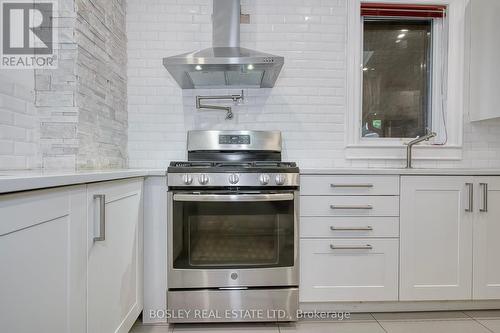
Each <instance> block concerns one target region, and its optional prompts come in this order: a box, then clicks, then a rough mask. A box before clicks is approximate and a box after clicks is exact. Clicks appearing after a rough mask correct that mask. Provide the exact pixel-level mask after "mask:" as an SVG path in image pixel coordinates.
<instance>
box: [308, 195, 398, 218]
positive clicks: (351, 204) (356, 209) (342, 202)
mask: <svg viewBox="0 0 500 333" xmlns="http://www.w3.org/2000/svg"><path fill="white" fill-rule="evenodd" d="M300 215H301V216H399V197H398V196H301V197H300Z"/></svg>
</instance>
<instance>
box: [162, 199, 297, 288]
mask: <svg viewBox="0 0 500 333" xmlns="http://www.w3.org/2000/svg"><path fill="white" fill-rule="evenodd" d="M169 201H170V215H169V216H170V221H169V226H168V233H169V235H168V240H169V242H168V251H169V253H168V260H169V262H168V275H167V276H168V287H169V289H176V288H225V287H226V288H227V287H229V288H231V287H232V288H234V287H262V286H283V287H285V286H296V285H298V267H297V266H298V250H297V249H298V230H297V226H298V224H297V208H298V192H291V191H288V192H285V191H283V192H281V191H280V192H237V193H235V192H169Z"/></svg>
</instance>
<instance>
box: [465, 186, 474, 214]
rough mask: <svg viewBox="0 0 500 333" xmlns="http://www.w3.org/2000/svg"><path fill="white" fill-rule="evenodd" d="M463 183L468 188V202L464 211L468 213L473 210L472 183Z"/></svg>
mask: <svg viewBox="0 0 500 333" xmlns="http://www.w3.org/2000/svg"><path fill="white" fill-rule="evenodd" d="M465 185H466V186H467V187H468V188H469V200H468V201H469V202H468V206H467V208H466V209H465V211H466V212H468V213H472V212H473V211H474V184H472V183H465Z"/></svg>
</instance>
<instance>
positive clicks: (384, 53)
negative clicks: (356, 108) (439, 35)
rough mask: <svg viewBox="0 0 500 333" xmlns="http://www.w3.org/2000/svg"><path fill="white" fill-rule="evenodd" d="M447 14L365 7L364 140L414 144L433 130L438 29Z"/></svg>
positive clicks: (408, 8) (422, 8)
mask: <svg viewBox="0 0 500 333" xmlns="http://www.w3.org/2000/svg"><path fill="white" fill-rule="evenodd" d="M444 11H445V7H443V6H408V5H387V4H377V3H371V4H362V5H361V15H362V24H363V39H362V43H363V55H362V57H363V67H362V70H363V73H362V117H361V122H362V124H361V136H362V137H363V138H414V137H416V136H421V135H424V134H425V133H426V132H427V130H429V129H432V118H433V117H432V112H433V111H434V110H433V103H432V99H433V91H432V90H433V83H435V82H433V77H434V76H433V70H434V66H433V59H435V54H433V53H434V51H435V50H434V49H433V37H434V34H435V29H434V26H435V21H436V20H442V19H443V17H444ZM436 111H439V110H436Z"/></svg>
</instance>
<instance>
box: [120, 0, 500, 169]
mask: <svg viewBox="0 0 500 333" xmlns="http://www.w3.org/2000/svg"><path fill="white" fill-rule="evenodd" d="M347 1H348V0H274V1H268V0H242V1H241V3H242V12H243V13H244V14H250V24H242V25H241V45H242V47H249V48H255V49H259V50H262V51H265V52H269V53H274V54H279V55H283V56H284V57H285V65H284V68H283V70H282V72H281V75H280V78H279V79H278V81H277V84H276V86H275V88H273V89H246V90H245V95H246V100H245V103H244V104H242V105H236V106H234V113H235V117H234V119H233V120H230V121H227V120H225V119H224V116H225V115H224V112H218V111H207V110H202V111H199V110H196V109H195V107H194V104H195V103H194V98H195V96H196V95H207V94H225V93H237V92H238V90H237V89H231V90H206V89H203V90H201V89H198V90H181V89H180V88H179V87H178V86H177V84H176V83H175V81H174V80H173V79H172V78H171V77H170V75H169V74H168V72H167V71H166V70H165V68H164V67H163V65H162V58H163V57H166V56H170V55H174V54H178V53H182V52H189V51H193V50H196V49H201V48H204V47H209V46H210V44H211V31H212V27H211V20H210V15H211V11H212V0H189V1H179V0H128V3H127V6H128V13H127V37H128V49H127V52H128V66H127V71H128V88H127V89H128V110H129V146H128V150H129V159H130V166H131V167H166V166H167V164H168V162H169V161H171V160H173V159H184V158H185V138H186V132H187V131H188V130H191V129H269V130H271V129H275V130H281V131H282V132H283V136H284V152H283V153H284V157H285V158H286V159H288V160H294V161H298V162H299V163H300V166H301V167H359V168H360V167H400V166H401V161H394V160H387V161H385V160H382V161H363V160H346V159H345V157H344V149H345V142H344V140H345V128H346V127H345V118H346V117H345V115H346V113H347V112H353V110H347V106H346V63H347V55H346V40H347V38H346V37H347V31H346V29H347V27H346V22H347V6H346V4H347ZM222 104H224V103H222ZM463 155H464V158H463V160H462V161H454V162H449V161H417V165H418V166H421V167H425V166H427V167H450V166H451V165H452V166H454V167H473V166H487V167H500V121H492V122H484V123H480V124H470V123H469V122H468V121H467V119H466V121H465V126H464V154H463Z"/></svg>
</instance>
